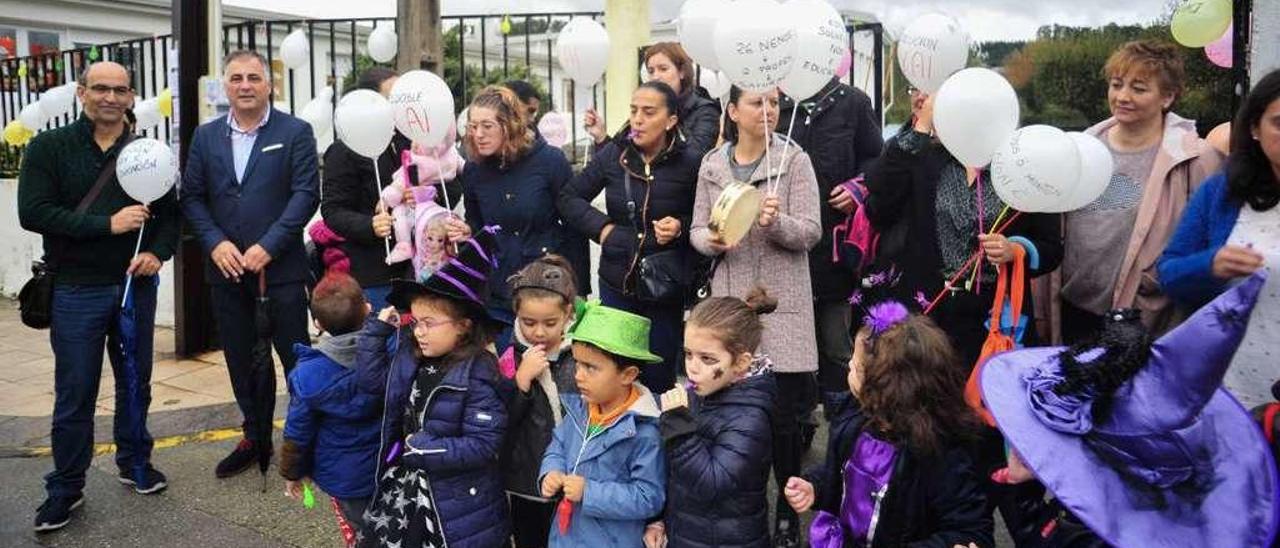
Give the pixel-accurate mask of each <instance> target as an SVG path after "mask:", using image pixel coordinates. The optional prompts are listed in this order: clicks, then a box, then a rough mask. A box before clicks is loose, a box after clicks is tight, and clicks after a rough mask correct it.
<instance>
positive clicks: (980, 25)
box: [223, 0, 1169, 41]
mask: <svg viewBox="0 0 1280 548" xmlns="http://www.w3.org/2000/svg"><path fill="white" fill-rule="evenodd" d="M442 1H443V3H444V13H445V15H450V14H482V13H492V14H502V13H529V12H546V11H601V10H603V9H604V0H442ZM223 2H224V3H225V4H231V5H241V6H249V7H255V8H259V9H267V10H273V11H281V12H285V13H292V14H296V15H300V16H303V17H313V18H340V17H391V16H395V11H396V8H395V6H396V1H395V0H362V1H359V2H355V1H352V0H223ZM682 3H683V2H682V0H653V3H652V4H651V7H650V11H651V15H652V16H653V18H654V19H655V20H659V21H661V20H668V19H671V18H673V17H675V16H676V14H677V13H679V10H680V5H681V4H682ZM832 3H833V4H834V5H836V7H838V8H845V7H848V8H851V9H856V10H859V11H864V12H870V13H872V14H875V15H877V16H878V17H879V18H880V19H881V21H883V22H885V23H886V24H887V25H888V26H889V27H890V28H891V29H897V28H901V27H902V25H904V24H905V22H907V21H909V20H910V19H911V18H912V17H913V16H914V15H915V14H918V13H921V12H924V11H931V10H940V11H944V12H947V13H950V14H951V15H954V16H955V17H956V18H958V19H959V20H960V22H961V24H963V25H964V26H965V28H966V29H968V30H969V33H970V35H972V36H973V38H974V39H975V40H977V41H989V40H1011V39H1012V40H1019V39H1028V38H1032V37H1034V36H1035V32H1036V29H1037V28H1039V27H1041V26H1043V25H1051V24H1055V23H1056V24H1062V25H1072V26H1096V25H1105V24H1107V23H1113V22H1114V23H1120V24H1131V23H1147V22H1151V21H1154V20H1157V19H1159V18H1160V17H1161V15H1162V14H1163V12H1164V11H1165V10H1166V9H1167V6H1168V5H1169V0H833V1H832Z"/></svg>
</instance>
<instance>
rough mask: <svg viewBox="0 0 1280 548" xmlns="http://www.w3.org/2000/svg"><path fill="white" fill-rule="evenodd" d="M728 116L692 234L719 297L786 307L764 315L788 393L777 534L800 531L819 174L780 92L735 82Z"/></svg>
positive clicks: (778, 433) (767, 342) (778, 454)
mask: <svg viewBox="0 0 1280 548" xmlns="http://www.w3.org/2000/svg"><path fill="white" fill-rule="evenodd" d="M728 116H729V123H726V124H725V142H724V144H722V145H721V146H720V147H718V148H716V149H714V150H712V151H711V152H710V153H708V154H707V155H706V156H705V157H704V158H703V160H702V168H701V170H700V171H699V173H698V192H697V197H696V198H695V200H694V210H693V226H692V229H691V231H690V234H689V238H690V241H691V242H692V244H693V247H694V248H695V249H697V250H698V251H699V252H700V253H702V254H703V255H707V256H718V257H717V259H718V264H717V266H716V267H715V269H714V273H713V275H712V279H711V294H713V295H718V296H731V297H738V298H745V297H746V296H747V292H748V291H750V290H751V289H752V288H753V287H755V286H756V285H761V286H763V287H764V288H765V289H767V290H768V292H769V294H770V295H772V296H774V297H776V298H777V299H778V309H777V311H775V312H774V313H772V314H769V315H767V316H763V317H761V320H762V321H763V322H764V326H765V330H764V339H763V340H762V341H761V344H760V351H761V352H762V353H764V354H766V355H768V357H769V359H770V360H772V362H773V371H774V376H775V378H776V380H777V383H778V394H779V395H780V396H781V397H780V398H779V407H778V409H777V410H776V411H775V414H774V418H773V422H774V425H773V436H774V438H773V445H774V459H773V460H774V462H773V467H774V468H773V470H774V475H775V477H777V478H779V480H780V483H779V484H778V493H779V503H778V505H777V512H778V518H777V527H776V531H777V533H775V534H776V535H781V536H784V537H787V538H791V537H793V536H794V535H797V534H798V533H799V526H800V525H799V520H797V519H796V516H795V513H794V512H793V511H792V510H791V509H790V506H788V505H787V503H786V502H785V501H784V500H783V499H782V498H781V493H782V487H783V485H782V483H785V482H786V479H787V478H789V477H791V476H793V475H795V474H798V473H799V472H800V471H801V470H800V466H801V459H802V457H803V455H804V444H803V440H802V436H801V432H800V421H801V417H800V414H802V413H805V412H807V411H808V410H810V409H812V408H813V406H814V405H815V404H816V400H817V397H818V388H817V383H816V379H815V377H814V372H816V371H817V370H818V347H817V341H816V339H815V335H814V321H813V290H812V287H811V285H810V282H809V258H808V257H809V256H808V253H809V248H811V247H813V246H814V244H817V243H818V240H819V239H820V238H821V236H822V222H821V220H820V218H819V214H820V212H819V207H820V205H819V204H820V201H819V197H818V181H817V177H816V176H815V175H814V173H813V164H812V163H811V162H810V161H809V156H808V155H807V154H805V153H804V152H803V151H801V150H800V148H799V147H798V146H795V145H794V144H790V145H788V142H787V139H786V138H785V137H783V136H782V135H778V134H775V133H774V132H773V129H774V128H775V127H776V126H777V123H778V92H777V91H770V92H768V93H752V92H749V91H744V90H741V89H739V88H738V87H737V86H734V87H733V89H732V90H731V91H730V92H729V104H728ZM766 139H767V141H766ZM766 145H767V146H766Z"/></svg>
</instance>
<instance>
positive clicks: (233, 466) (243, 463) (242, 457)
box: [213, 439, 271, 478]
mask: <svg viewBox="0 0 1280 548" xmlns="http://www.w3.org/2000/svg"><path fill="white" fill-rule="evenodd" d="M258 449H259V448H258V445H257V444H256V443H254V442H253V441H252V440H249V439H242V440H240V443H238V444H236V448H235V449H233V450H232V451H231V454H230V455H227V456H226V458H224V459H222V462H219V463H218V467H217V468H216V469H215V470H214V472H213V473H214V475H215V476H217V477H219V478H229V477H231V476H234V475H236V474H239V473H241V472H244V471H245V470H248V469H249V467H250V466H253V463H255V462H258ZM266 450H267V451H270V450H271V448H270V446H268V447H267V448H266Z"/></svg>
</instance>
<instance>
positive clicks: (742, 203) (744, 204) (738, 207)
mask: <svg viewBox="0 0 1280 548" xmlns="http://www.w3.org/2000/svg"><path fill="white" fill-rule="evenodd" d="M759 216H760V190H759V189H757V188H756V187H754V186H752V185H749V184H746V183H732V184H730V185H729V186H727V187H725V188H724V190H723V191H721V192H720V197H719V198H716V203H715V205H714V206H712V207H711V219H710V220H709V221H708V222H707V228H709V229H711V231H712V232H714V233H715V234H717V235H718V236H720V240H721V241H723V242H724V243H725V245H729V246H732V245H734V244H737V243H738V242H739V241H741V240H742V238H743V237H745V236H746V235H747V232H750V231H751V226H752V225H754V224H755V223H756V219H757V217H759Z"/></svg>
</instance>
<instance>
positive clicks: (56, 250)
mask: <svg viewBox="0 0 1280 548" xmlns="http://www.w3.org/2000/svg"><path fill="white" fill-rule="evenodd" d="M135 138H136V137H135V136H133V135H129V136H127V137H125V140H124V144H125V145H127V144H129V142H130V141H132V140H133V139H135ZM121 148H123V145H121ZM115 174H116V155H112V156H111V158H110V159H108V160H107V162H106V164H105V165H103V166H102V171H100V172H98V180H96V181H94V183H93V187H92V188H90V189H89V192H88V193H87V194H85V195H84V198H82V199H81V200H80V203H79V204H77V205H76V214H83V213H84V212H85V211H86V210H88V209H89V206H90V205H91V204H93V201H94V200H97V199H98V195H99V194H102V188H103V187H105V186H107V181H110V180H111V178H112V177H113V176H115ZM65 249H66V245H65V240H63V239H62V238H56V239H54V245H53V248H52V249H50V250H49V252H48V253H46V254H45V256H44V259H43V260H40V261H33V262H32V263H31V279H30V280H27V283H25V284H22V289H21V290H20V291H18V309H19V312H20V313H21V314H20V315H21V318H22V324H23V325H25V326H27V327H30V328H32V329H48V327H49V324H50V323H52V322H53V277H54V274H55V273H56V272H57V267H56V266H55V265H56V261H57V259H58V258H59V257H58V256H59V255H61V254H62V253H63V252H64V251H65Z"/></svg>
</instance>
